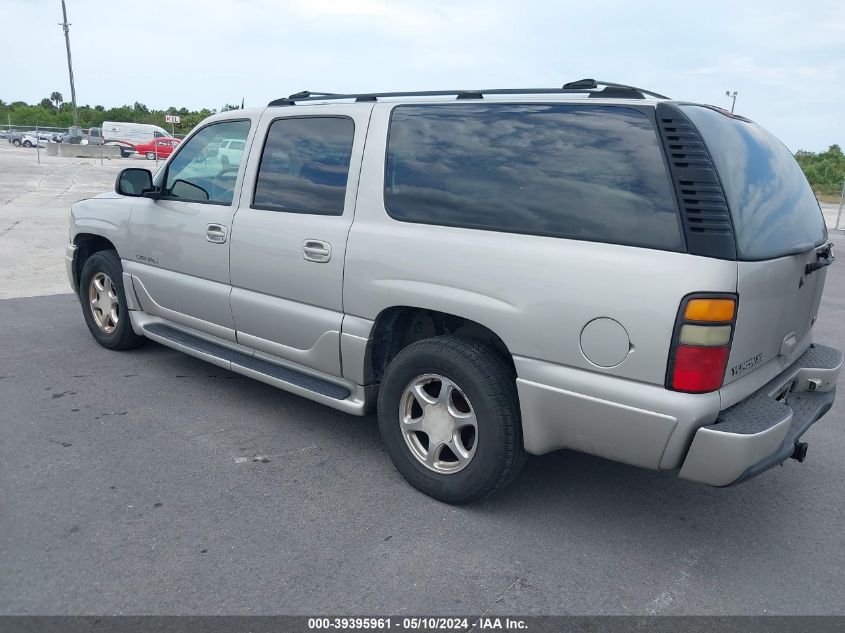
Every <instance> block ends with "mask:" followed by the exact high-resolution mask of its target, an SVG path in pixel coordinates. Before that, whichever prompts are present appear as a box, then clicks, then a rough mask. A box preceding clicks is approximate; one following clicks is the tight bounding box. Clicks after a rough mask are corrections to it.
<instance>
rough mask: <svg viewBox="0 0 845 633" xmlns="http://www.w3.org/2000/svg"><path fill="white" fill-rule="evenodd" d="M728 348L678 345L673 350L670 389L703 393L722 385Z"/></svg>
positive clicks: (728, 352) (728, 353)
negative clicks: (673, 358) (673, 359)
mask: <svg viewBox="0 0 845 633" xmlns="http://www.w3.org/2000/svg"><path fill="white" fill-rule="evenodd" d="M730 352H731V350H730V348H727V347H692V346H689V345H679V346H678V348H677V349H676V350H675V368H674V371H673V372H672V389H675V390H677V391H689V392H692V393H704V392H706V391H716V389H718V388H719V387H721V386H722V378H724V376H725V366H726V365H727V364H728V356H729V355H730Z"/></svg>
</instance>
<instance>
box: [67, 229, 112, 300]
mask: <svg viewBox="0 0 845 633" xmlns="http://www.w3.org/2000/svg"><path fill="white" fill-rule="evenodd" d="M73 243H74V244H75V245H76V247H77V248H76V257H75V261H74V264H73V274H74V278H75V279H76V287H77V288H78V287H79V280H80V278H81V277H82V268H83V267H84V266H85V262H86V261H88V258H90V257H91V256H92V255H93V254H94V253H99V252H100V251H115V252H117V248H116V247H115V245H114V243H112V241H111V240H109V239H108V238H105V237H103V236H102V235H97V234H95V233H77V235H76V236H75V237H74V238H73ZM119 256H120V253H118V257H119Z"/></svg>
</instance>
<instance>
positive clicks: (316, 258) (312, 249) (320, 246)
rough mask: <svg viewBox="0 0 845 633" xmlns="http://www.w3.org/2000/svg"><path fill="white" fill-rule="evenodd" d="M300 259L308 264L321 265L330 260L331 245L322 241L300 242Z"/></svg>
mask: <svg viewBox="0 0 845 633" xmlns="http://www.w3.org/2000/svg"><path fill="white" fill-rule="evenodd" d="M302 257H303V258H304V259H307V260H308V261H309V262H317V263H320V264H323V263H325V262H327V261H329V260H330V259H331V258H332V245H331V244H329V243H328V242H324V241H322V240H305V241H304V242H302Z"/></svg>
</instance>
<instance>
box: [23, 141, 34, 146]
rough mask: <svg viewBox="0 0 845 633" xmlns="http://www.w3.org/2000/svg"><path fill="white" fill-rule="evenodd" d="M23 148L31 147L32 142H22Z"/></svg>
mask: <svg viewBox="0 0 845 633" xmlns="http://www.w3.org/2000/svg"><path fill="white" fill-rule="evenodd" d="M23 146H24V147H32V142H31V141H24V142H23Z"/></svg>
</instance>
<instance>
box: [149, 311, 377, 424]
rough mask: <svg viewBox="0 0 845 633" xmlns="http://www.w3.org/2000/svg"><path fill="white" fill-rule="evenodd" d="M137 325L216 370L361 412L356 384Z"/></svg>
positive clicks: (182, 334) (173, 330) (162, 328)
mask: <svg viewBox="0 0 845 633" xmlns="http://www.w3.org/2000/svg"><path fill="white" fill-rule="evenodd" d="M140 326H141V329H142V330H143V332H144V334H145V335H147V336H149V338H150V339H152V340H154V341H158V342H159V343H162V344H163V345H166V346H168V347H172V348H174V349H177V350H179V351H182V352H185V353H186V354H190V355H191V356H194V357H196V358H199V359H201V360H205V361H208V362H210V363H213V364H215V365H217V366H219V367H223V368H225V369H230V370H231V371H233V372H236V373H239V374H242V375H244V376H249V377H250V378H255V379H257V380H260V381H262V382H265V383H267V384H270V385H273V386H274V387H279V388H281V389H284V390H286V391H290V392H292V393H295V394H298V395H301V396H304V397H306V398H309V399H311V400H316V401H318V402H322V403H323V404H327V405H329V406H331V407H333V408H336V409H340V410H341V411H346V412H348V413H353V414H357V415H363V414H364V413H365V410H364V409H365V398H364V390H363V388H361V387H358V386H357V385H355V386H354V388H355V391H354V392H353V390H352V389H350V388H348V387H346V386H344V385H340V384H338V383H335V382H332V381H329V380H325V379H323V378H320V377H318V376H313V375H310V374H306V373H304V372H301V371H297V370H296V369H292V368H290V367H284V366H282V365H277V364H275V363H271V362H269V361H266V360H263V359H261V358H256V357H255V356H251V355H249V354H246V353H244V352H239V351H237V350H234V349H230V348H228V347H224V346H223V345H219V344H217V343H214V342H212V341H207V340H205V339H202V338H200V337H198V336H194V335H193V334H189V333H187V332H183V331H182V330H177V329H176V328H173V327H170V326H169V325H165V324H163V323H160V322H157V321H153V322H147V323H141V324H140Z"/></svg>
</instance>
